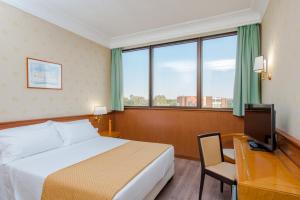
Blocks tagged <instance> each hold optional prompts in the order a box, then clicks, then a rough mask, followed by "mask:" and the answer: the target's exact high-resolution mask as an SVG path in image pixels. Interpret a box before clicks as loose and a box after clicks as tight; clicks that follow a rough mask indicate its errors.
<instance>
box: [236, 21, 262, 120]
mask: <svg viewBox="0 0 300 200" xmlns="http://www.w3.org/2000/svg"><path fill="white" fill-rule="evenodd" d="M237 34H238V47H237V58H236V71H235V82H234V97H233V114H234V115H236V116H244V114H245V113H244V112H245V111H244V105H245V103H261V86H260V83H261V82H260V76H259V74H258V73H255V72H254V71H253V65H254V60H255V57H257V56H260V55H261V53H260V26H259V24H252V25H247V26H241V27H238V33H237Z"/></svg>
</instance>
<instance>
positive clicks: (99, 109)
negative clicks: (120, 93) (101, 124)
mask: <svg viewBox="0 0 300 200" xmlns="http://www.w3.org/2000/svg"><path fill="white" fill-rule="evenodd" d="M105 114H107V110H106V107H105V106H95V108H94V115H105Z"/></svg>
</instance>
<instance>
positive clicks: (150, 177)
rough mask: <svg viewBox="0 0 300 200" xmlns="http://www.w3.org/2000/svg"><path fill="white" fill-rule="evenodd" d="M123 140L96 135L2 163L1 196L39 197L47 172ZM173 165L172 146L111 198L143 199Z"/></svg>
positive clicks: (8, 199)
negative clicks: (65, 145) (85, 139)
mask: <svg viewBox="0 0 300 200" xmlns="http://www.w3.org/2000/svg"><path fill="white" fill-rule="evenodd" d="M126 142H128V140H123V139H115V138H108V137H97V138H94V139H91V140H88V141H85V142H81V143H78V144H74V145H71V146H67V147H62V148H59V149H55V150H52V151H47V152H44V153H41V154H37V155H34V156H31V157H27V158H24V159H20V160H17V161H14V162H11V163H8V164H7V165H1V166H0V199H1V200H40V199H41V194H42V189H43V184H44V181H45V179H46V177H47V176H48V175H50V174H52V173H54V172H56V171H58V170H60V169H63V168H65V167H68V166H70V165H73V164H75V163H78V162H80V161H82V160H85V159H88V158H90V157H93V156H95V155H97V154H100V153H103V152H105V151H108V150H110V149H113V148H115V147H118V146H120V145H122V144H125V143H126ZM173 164H174V149H173V147H172V148H169V149H168V150H167V151H166V152H164V153H163V154H162V155H161V156H160V157H158V158H157V159H156V160H155V161H154V162H152V163H151V164H150V165H148V166H147V167H146V168H145V169H144V170H143V171H142V172H141V173H140V174H138V175H137V176H136V177H135V178H134V179H132V180H131V181H130V182H129V183H128V184H127V185H126V186H125V187H124V188H123V189H122V190H121V191H119V192H118V193H117V194H116V195H115V197H114V200H121V199H122V200H140V199H144V198H145V197H146V196H147V194H148V193H149V192H151V190H152V189H153V188H154V187H155V185H156V184H157V183H158V182H159V181H160V180H161V179H162V178H163V177H164V176H165V175H166V173H167V171H168V170H169V169H170V168H171V167H174V165H173ZM108 181H109V180H108Z"/></svg>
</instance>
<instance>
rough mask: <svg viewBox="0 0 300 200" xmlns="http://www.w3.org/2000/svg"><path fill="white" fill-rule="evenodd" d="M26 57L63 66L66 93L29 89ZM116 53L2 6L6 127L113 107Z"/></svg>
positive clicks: (0, 69) (0, 111) (0, 62)
mask: <svg viewBox="0 0 300 200" xmlns="http://www.w3.org/2000/svg"><path fill="white" fill-rule="evenodd" d="M26 57H33V58H37V59H42V60H49V61H53V62H57V63H61V64H62V65H63V77H62V81H63V90H62V91H57V90H41V89H27V88H26ZM109 71H110V50H109V49H107V48H104V47H102V46H100V45H98V44H96V43H93V42H91V41H89V40H86V39H84V38H82V37H80V36H78V35H75V34H73V33H71V32H68V31H66V30H64V29H62V28H59V27H57V26H55V25H53V24H50V23H48V22H45V21H43V20H41V19H39V18H36V17H34V16H31V15H29V14H27V13H24V12H22V11H20V10H17V9H16V8H13V7H11V6H8V5H6V4H4V3H2V2H0V122H3V121H11V120H22V119H32V118H44V117H54V116H70V115H80V114H89V113H91V112H92V109H93V105H95V104H98V105H106V106H109V97H110V93H109V88H110V85H109V77H110V75H109V73H110V72H109Z"/></svg>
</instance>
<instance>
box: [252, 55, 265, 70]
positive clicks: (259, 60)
mask: <svg viewBox="0 0 300 200" xmlns="http://www.w3.org/2000/svg"><path fill="white" fill-rule="evenodd" d="M253 70H254V71H255V72H258V73H260V72H264V71H265V61H264V57H263V56H259V57H256V58H255V63H254V66H253Z"/></svg>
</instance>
